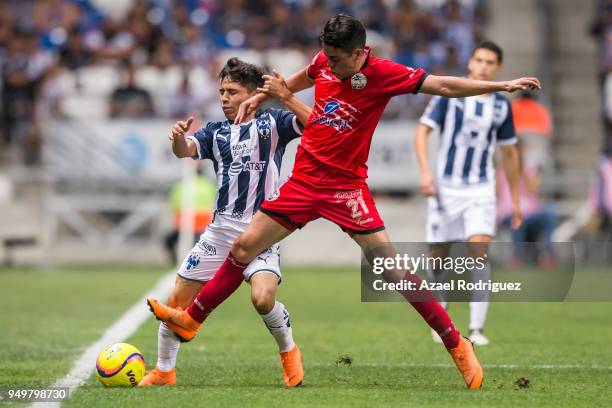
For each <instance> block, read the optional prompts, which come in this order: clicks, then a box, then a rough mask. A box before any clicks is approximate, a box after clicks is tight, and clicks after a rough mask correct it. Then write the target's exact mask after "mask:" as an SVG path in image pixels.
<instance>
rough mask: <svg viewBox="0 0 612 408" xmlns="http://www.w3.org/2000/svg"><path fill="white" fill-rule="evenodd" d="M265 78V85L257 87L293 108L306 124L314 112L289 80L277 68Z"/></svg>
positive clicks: (302, 122) (304, 124)
mask: <svg viewBox="0 0 612 408" xmlns="http://www.w3.org/2000/svg"><path fill="white" fill-rule="evenodd" d="M263 79H264V80H265V81H266V82H265V83H264V86H263V87H261V88H257V90H258V91H259V92H261V93H263V94H265V95H268V96H269V97H270V98H278V99H280V100H281V102H283V104H284V105H285V106H286V107H287V108H289V110H291V111H292V112H293V113H294V114H295V116H296V117H297V120H298V121H299V122H300V123H301V124H302V126H306V123H308V117H309V116H310V114H311V113H312V108H311V107H310V106H308V105H306V104H305V103H304V102H302V101H301V100H300V99H299V98H298V97H297V96H295V94H294V93H293V92H291V90H289V86H288V84H287V81H285V79H284V78H283V77H282V76H281V74H279V73H278V72H277V71H276V70H273V71H272V75H264V76H263Z"/></svg>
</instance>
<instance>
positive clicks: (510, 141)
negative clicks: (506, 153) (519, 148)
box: [497, 137, 517, 146]
mask: <svg viewBox="0 0 612 408" xmlns="http://www.w3.org/2000/svg"><path fill="white" fill-rule="evenodd" d="M516 142H517V139H516V137H513V138H512V139H497V144H498V145H499V146H506V145H512V144H516Z"/></svg>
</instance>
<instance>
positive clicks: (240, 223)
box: [139, 58, 311, 387]
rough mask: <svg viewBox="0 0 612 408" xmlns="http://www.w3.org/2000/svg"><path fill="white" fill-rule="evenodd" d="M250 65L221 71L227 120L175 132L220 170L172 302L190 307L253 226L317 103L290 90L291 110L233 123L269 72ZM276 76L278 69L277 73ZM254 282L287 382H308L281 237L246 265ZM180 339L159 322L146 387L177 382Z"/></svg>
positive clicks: (185, 151) (179, 126)
mask: <svg viewBox="0 0 612 408" xmlns="http://www.w3.org/2000/svg"><path fill="white" fill-rule="evenodd" d="M263 74H264V73H263V71H262V70H261V69H260V68H259V67H257V66H255V65H252V64H247V63H245V62H243V61H240V60H239V59H237V58H231V59H230V60H229V61H227V64H226V65H225V67H224V68H223V69H222V70H221V73H220V74H219V79H220V88H219V92H220V97H221V106H222V108H223V112H224V114H225V116H226V117H227V120H226V121H224V122H210V123H208V124H207V125H206V126H204V127H203V128H201V129H200V130H198V131H197V132H195V133H194V134H193V135H191V136H187V137H186V136H185V134H186V132H187V131H188V130H189V128H190V126H191V123H192V121H193V118H189V119H188V120H186V121H179V122H177V123H176V124H175V126H174V127H173V129H172V131H171V133H170V136H169V138H170V140H171V141H172V150H173V152H174V154H175V155H176V156H177V157H179V158H181V157H192V158H194V159H197V160H211V161H212V163H213V166H214V169H215V172H216V174H217V196H216V205H215V209H214V218H213V221H212V223H211V224H210V225H209V226H208V228H207V229H206V230H205V231H204V233H203V234H202V236H201V237H200V240H199V242H198V243H197V244H196V245H195V246H194V247H193V249H192V250H191V252H190V253H189V254H188V255H187V256H186V257H185V260H184V261H183V263H182V264H181V266H180V268H179V270H178V273H177V277H176V285H175V287H174V290H173V292H172V294H171V295H170V297H169V299H168V304H169V305H173V306H174V307H180V308H186V307H187V306H189V305H190V304H191V303H192V302H193V300H194V299H195V297H196V295H197V294H198V293H199V292H200V290H201V289H202V288H203V287H204V286H205V284H206V282H207V281H209V280H210V279H212V277H213V276H214V274H215V272H216V271H217V269H219V267H220V266H221V264H222V263H223V261H224V260H225V258H226V257H227V256H228V254H229V251H230V248H231V246H232V243H233V242H234V240H235V239H236V237H237V236H238V235H240V233H242V232H243V231H244V230H245V229H246V228H247V226H248V224H249V222H250V221H251V218H253V214H254V213H255V212H256V211H257V210H258V209H259V207H260V206H261V204H262V203H263V202H264V200H266V199H268V198H270V197H271V196H273V195H274V194H275V193H277V191H278V188H279V184H280V180H279V177H280V167H281V160H282V158H283V153H284V151H285V147H286V146H287V144H288V143H289V142H290V141H291V140H293V139H296V138H298V137H300V136H301V133H302V124H303V123H306V119H307V118H308V116H309V115H310V112H311V109H310V108H309V107H308V106H306V105H305V104H303V103H302V102H301V101H300V100H299V99H298V98H296V97H295V96H294V95H293V94H292V93H287V94H286V95H285V97H284V98H283V102H284V104H285V105H286V106H287V107H288V108H289V109H291V110H292V111H293V112H289V111H285V110H279V109H263V110H258V111H257V112H253V113H252V114H251V115H249V117H247V119H246V122H245V123H243V124H236V123H234V119H235V117H236V114H237V113H238V109H239V106H240V104H241V103H242V102H244V101H245V100H247V99H248V98H250V97H252V96H253V95H254V94H255V93H256V92H257V88H258V87H261V86H263V84H264V79H263V78H262V76H263V77H264V78H265V77H266V76H264V75H263ZM274 75H275V76H277V75H278V74H277V73H276V72H275V73H274ZM243 276H244V280H246V281H247V282H249V283H250V284H251V300H252V302H253V305H254V306H255V309H256V310H257V312H258V313H259V314H260V315H261V317H262V319H263V321H264V323H265V325H266V326H267V328H268V329H269V331H270V333H271V334H272V336H273V337H274V339H275V340H276V342H277V343H278V347H279V352H280V356H281V364H282V366H283V380H284V383H285V385H286V386H287V387H294V386H297V385H299V384H300V383H301V382H302V378H303V377H304V370H303V368H302V356H301V353H300V350H299V349H298V347H297V346H296V345H295V342H294V341H293V336H292V330H291V324H290V321H289V312H288V311H287V309H286V308H285V306H284V305H283V304H282V303H280V302H278V301H276V289H277V287H278V284H279V283H280V280H281V272H280V251H279V245H278V243H276V244H273V245H272V246H270V247H269V248H267V249H265V250H264V251H263V252H261V253H260V254H258V256H257V257H256V259H255V260H254V261H253V262H252V263H251V264H250V266H249V267H248V268H247V269H245V270H244V272H243ZM180 340H181V339H180V338H178V337H177V335H176V334H175V333H173V332H172V331H171V330H169V328H168V326H167V325H166V324H165V323H163V322H162V323H161V324H160V326H159V332H158V360H157V366H156V368H155V369H154V370H152V371H151V372H149V373H148V374H147V375H146V376H145V378H143V380H142V381H141V382H140V384H139V385H140V386H150V385H173V384H175V383H176V369H175V364H176V357H177V354H178V350H179V346H180Z"/></svg>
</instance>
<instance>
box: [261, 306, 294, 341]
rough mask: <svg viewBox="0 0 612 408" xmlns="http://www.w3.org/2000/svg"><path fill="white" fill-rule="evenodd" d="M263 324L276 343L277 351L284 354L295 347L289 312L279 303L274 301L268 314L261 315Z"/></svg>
mask: <svg viewBox="0 0 612 408" xmlns="http://www.w3.org/2000/svg"><path fill="white" fill-rule="evenodd" d="M261 318H262V319H263V321H264V324H265V325H266V327H267V328H268V330H270V333H272V336H274V339H275V340H276V343H278V351H279V352H281V353H285V352H287V351H290V350H292V349H293V348H294V347H295V342H294V341H293V334H292V332H291V322H290V320H289V312H288V311H287V309H286V308H285V305H283V304H282V303H281V302H278V301H276V302H275V303H274V307H273V308H272V310H271V311H270V313H268V314H265V315H261Z"/></svg>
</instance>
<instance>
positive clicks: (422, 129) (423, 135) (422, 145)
mask: <svg viewBox="0 0 612 408" xmlns="http://www.w3.org/2000/svg"><path fill="white" fill-rule="evenodd" d="M430 133H431V128H430V127H429V126H427V125H424V124H422V123H419V125H418V126H417V130H416V133H415V134H414V151H415V153H416V157H417V162H418V163H419V169H420V170H421V193H423V194H424V195H425V196H427V197H430V196H434V195H436V184H435V181H434V177H433V175H432V173H431V169H430V168H429V160H428V157H429V155H428V152H427V151H428V147H429V146H428V142H429V134H430Z"/></svg>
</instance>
